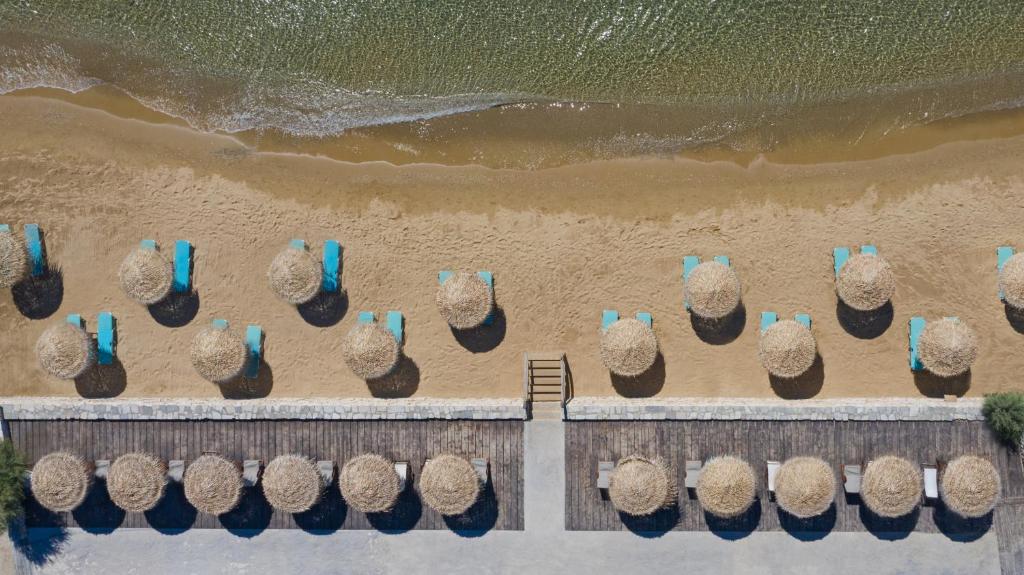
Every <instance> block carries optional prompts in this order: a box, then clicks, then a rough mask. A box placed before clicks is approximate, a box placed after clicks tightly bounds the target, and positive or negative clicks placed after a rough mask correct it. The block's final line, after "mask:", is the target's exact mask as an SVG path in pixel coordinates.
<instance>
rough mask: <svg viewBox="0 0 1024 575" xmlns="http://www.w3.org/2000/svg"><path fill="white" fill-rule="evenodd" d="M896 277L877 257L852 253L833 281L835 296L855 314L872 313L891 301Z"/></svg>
mask: <svg viewBox="0 0 1024 575" xmlns="http://www.w3.org/2000/svg"><path fill="white" fill-rule="evenodd" d="M895 291H896V278H895V277H894V276H893V275H892V268H890V267H889V262H887V261H885V259H884V258H882V257H881V256H873V255H868V254H856V255H852V256H850V259H848V260H846V263H845V264H843V267H842V268H840V270H839V277H838V278H837V279H836V293H838V294H839V299H841V300H843V303H845V304H846V305H848V306H850V307H852V308H853V309H855V310H858V311H873V310H876V309H878V308H880V307H882V306H883V305H885V304H886V302H888V301H889V300H890V299H892V294H893V293H895Z"/></svg>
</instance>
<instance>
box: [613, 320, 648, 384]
mask: <svg viewBox="0 0 1024 575" xmlns="http://www.w3.org/2000/svg"><path fill="white" fill-rule="evenodd" d="M657 358H658V338H657V337H656V336H655V335H654V330H653V329H651V326H649V325H647V324H646V323H644V322H642V321H640V320H638V319H633V318H624V319H620V320H619V321H617V322H615V323H613V324H612V325H610V326H608V329H607V330H605V332H604V334H602V335H601V361H603V362H604V365H605V367H607V368H608V369H609V370H610V371H611V372H612V373H614V374H616V375H621V376H623V377H636V376H638V375H640V374H642V373H644V372H645V371H647V370H648V369H650V368H651V366H652V365H654V361H655V360H656V359H657Z"/></svg>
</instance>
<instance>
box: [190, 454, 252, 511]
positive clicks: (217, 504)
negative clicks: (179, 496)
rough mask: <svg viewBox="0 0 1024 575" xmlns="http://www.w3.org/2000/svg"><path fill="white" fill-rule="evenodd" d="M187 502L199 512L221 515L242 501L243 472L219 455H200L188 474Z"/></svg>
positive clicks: (233, 463)
mask: <svg viewBox="0 0 1024 575" xmlns="http://www.w3.org/2000/svg"><path fill="white" fill-rule="evenodd" d="M184 483H185V499H188V502H189V503H191V504H192V506H193V507H195V508H196V509H197V510H199V511H201V512H203V513H209V514H210V515H221V514H224V513H227V512H228V511H231V510H232V509H234V508H235V507H237V506H238V501H239V499H241V498H242V470H241V469H239V467H238V464H237V463H235V462H233V461H228V460H227V459H224V458H223V457H221V456H219V455H201V456H200V457H199V458H198V459H196V460H195V461H193V462H192V465H189V466H188V469H186V470H185V477H184Z"/></svg>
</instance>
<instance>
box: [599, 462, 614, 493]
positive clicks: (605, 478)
mask: <svg viewBox="0 0 1024 575" xmlns="http://www.w3.org/2000/svg"><path fill="white" fill-rule="evenodd" d="M614 470H615V463H613V462H611V461H598V462H597V488H598V489H602V490H603V489H608V487H609V486H610V485H611V482H612V471H614Z"/></svg>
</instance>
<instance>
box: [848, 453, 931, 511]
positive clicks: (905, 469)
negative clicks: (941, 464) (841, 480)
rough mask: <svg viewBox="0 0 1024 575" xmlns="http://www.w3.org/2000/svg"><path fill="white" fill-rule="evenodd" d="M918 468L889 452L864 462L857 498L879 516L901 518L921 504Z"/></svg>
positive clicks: (919, 472)
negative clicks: (862, 476) (866, 462)
mask: <svg viewBox="0 0 1024 575" xmlns="http://www.w3.org/2000/svg"><path fill="white" fill-rule="evenodd" d="M921 481H922V480H921V470H920V469H919V468H918V466H917V465H914V464H913V463H911V462H909V461H907V460H906V459H903V458H902V457H896V456H893V455H886V456H884V457H879V458H878V459H875V460H873V461H871V462H870V463H868V468H867V469H866V470H865V471H864V481H863V482H862V484H861V487H860V498H861V500H862V501H863V502H864V504H865V505H867V506H868V509H870V510H871V511H872V512H873V513H874V514H875V515H878V516H879V517H889V518H894V517H903V516H904V515H907V514H908V513H910V512H911V511H913V510H914V509H916V508H917V506H918V504H920V503H921Z"/></svg>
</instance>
